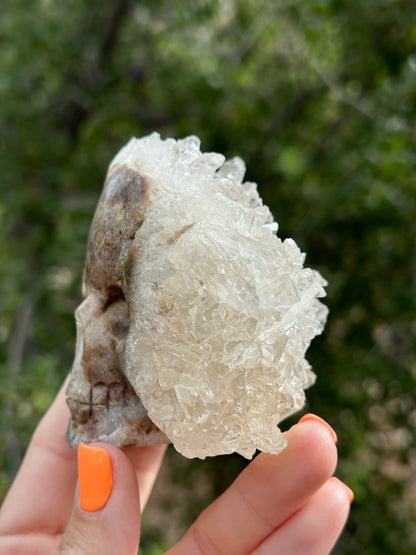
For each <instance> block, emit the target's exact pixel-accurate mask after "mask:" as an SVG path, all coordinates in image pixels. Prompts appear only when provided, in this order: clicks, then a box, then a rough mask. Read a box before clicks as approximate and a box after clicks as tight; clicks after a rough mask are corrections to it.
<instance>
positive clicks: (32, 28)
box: [0, 0, 416, 555]
mask: <svg viewBox="0 0 416 555" xmlns="http://www.w3.org/2000/svg"><path fill="white" fill-rule="evenodd" d="M0 68H1V73H0V129H1V134H0V175H1V195H0V249H1V264H0V303H1V313H0V357H1V360H0V362H1V369H0V372H1V374H0V376H1V385H0V399H1V415H0V426H1V427H0V445H1V446H2V447H1V452H0V458H1V473H0V489H1V492H2V494H3V495H4V494H5V492H6V490H7V487H8V485H9V484H10V481H11V479H12V477H13V475H14V473H15V472H16V470H17V468H18V466H19V464H20V462H21V458H22V455H23V453H24V450H25V447H26V445H27V443H28V441H29V439H30V436H31V433H32V432H33V429H34V427H35V425H36V423H37V421H38V420H39V418H40V417H41V415H42V413H43V412H44V411H45V409H46V408H47V406H48V405H49V404H50V402H51V400H52V399H53V397H54V395H55V393H56V391H57V389H58V387H59V384H60V383H61V381H62V379H63V377H64V376H65V374H66V373H67V372H68V370H69V369H70V367H71V362H72V355H73V346H74V324H73V315H72V314H73V311H74V309H75V307H76V306H77V304H78V302H79V300H80V283H81V273H82V267H83V258H84V250H85V245H86V239H87V234H88V228H89V224H90V221H91V218H92V214H93V211H94V207H95V204H96V201H97V199H98V195H99V193H100V189H101V186H102V182H103V178H104V175H105V171H106V167H107V165H108V163H109V162H110V160H111V158H112V156H113V155H114V154H115V152H116V151H117V150H118V149H119V148H120V147H121V146H122V145H123V144H124V143H125V142H126V141H127V139H128V138H129V137H130V136H132V135H135V136H141V135H144V134H147V133H149V132H151V131H153V130H155V129H156V130H158V131H160V133H161V134H162V136H164V137H166V136H175V137H181V136H185V135H187V134H197V135H199V136H200V137H201V139H202V148H203V149H204V150H208V151H209V150H215V151H219V152H223V153H224V154H225V155H227V156H232V155H235V154H239V155H240V156H242V157H243V158H244V159H245V161H246V163H247V168H248V170H247V179H249V180H253V181H256V182H258V183H259V188H260V192H261V194H262V196H263V198H264V200H265V202H266V203H267V204H269V205H270V207H271V209H272V212H273V213H274V214H275V217H276V219H277V220H278V221H279V224H280V231H279V235H280V236H281V237H289V236H290V237H294V238H295V240H296V241H297V243H298V244H299V246H300V247H301V249H302V250H304V251H306V252H307V253H308V257H307V263H308V264H310V265H311V266H312V267H315V268H318V269H319V270H320V271H321V272H322V274H323V275H324V276H325V277H326V278H327V280H328V282H329V286H328V289H327V291H328V297H327V303H328V305H329V307H330V311H331V312H330V318H329V321H328V324H327V327H326V330H325V332H324V334H323V336H321V337H320V338H319V339H317V340H315V341H314V344H313V346H312V347H311V348H310V350H309V356H308V358H309V360H310V362H311V363H312V365H313V366H314V368H315V371H316V373H317V375H318V379H317V383H316V385H315V386H314V387H313V388H312V389H311V390H310V391H309V392H308V407H307V408H308V409H310V410H313V411H314V412H317V413H319V414H320V415H321V416H323V417H325V418H327V419H328V420H329V422H331V424H333V426H334V427H335V428H336V430H337V432H338V434H339V438H340V441H339V448H340V462H339V469H338V473H339V475H340V476H341V477H342V478H343V479H345V480H346V481H347V483H348V484H349V485H350V486H351V487H352V488H353V489H354V491H355V493H356V501H355V503H354V505H353V509H352V514H351V517H350V520H349V523H348V525H347V528H346V530H345V532H344V534H343V536H342V538H341V540H340V542H339V544H338V545H337V548H336V550H335V552H336V553H338V554H342V555H344V554H355V555H356V554H361V553H363V554H364V553H365V554H367V555H380V554H384V553H386V554H390V553H395V554H396V555H401V554H403V555H404V554H406V555H407V554H408V553H410V552H414V550H415V548H416V531H415V526H414V522H415V519H416V444H415V428H416V401H415V389H416V388H415V380H416V350H415V344H416V342H415V340H416V310H415V309H416V295H415V293H416V291H415V289H416V239H415V238H416V233H415V231H416V229H415V228H416V187H415V166H416V149H415V134H416V127H415V121H416V117H415V116H416V10H415V8H414V4H413V3H412V2H411V0H367V1H366V2H362V1H361V0H348V1H347V0H290V1H286V0H281V1H280V0H262V1H259V0H242V1H238V0H222V1H220V0H216V1H215V0H213V1H208V0H181V1H178V2H169V1H167V0H165V1H160V2H153V1H151V0H147V1H142V2H139V1H133V0H115V1H114V0H112V1H108V0H103V1H101V2H99V3H97V2H87V1H85V0H67V1H66V2H63V1H60V0H56V1H51V0H32V2H27V1H25V0H4V1H3V2H2V3H1V4H0ZM293 421H295V419H293ZM290 423H292V420H291V421H289V422H288V425H289V424H290ZM175 460H177V459H175V455H174V454H173V453H170V455H169V458H168V461H169V463H170V464H171V467H172V469H173V470H172V476H171V479H172V480H176V482H177V483H180V484H182V487H183V488H185V489H186V488H188V489H189V488H191V486H190V484H189V481H187V479H189V476H193V475H194V473H195V472H196V473H197V476H199V477H202V476H204V477H205V478H204V479H208V481H209V484H210V487H209V488H208V490H207V491H209V493H207V495H206V498H204V497H203V499H202V501H201V499H199V501H198V503H201V504H204V503H205V502H208V500H209V499H210V498H211V497H212V496H215V495H217V494H218V493H219V492H220V491H222V489H224V488H225V487H226V486H227V484H228V483H229V482H230V481H231V480H232V478H233V476H235V474H236V472H237V471H238V470H239V469H240V468H241V467H242V466H243V461H241V459H239V458H238V457H234V456H231V457H220V458H215V459H211V460H207V461H204V462H201V461H190V462H187V464H188V466H187V467H186V468H187V470H186V471H181V472H176V471H175ZM181 464H182V463H181ZM179 468H181V469H183V468H185V467H184V466H183V465H182V466H181V465H179ZM175 472H176V475H175ZM199 479H200V478H197V480H199ZM199 508H200V507H199V506H198V507H197V509H198V510H199ZM195 513H196V509H195V507H194V506H191V504H189V505H187V507H186V510H185V511H184V513H183V515H182V516H181V518H183V519H185V520H186V519H190V518H192V517H194V516H195ZM185 524H186V523H185ZM185 524H184V525H185ZM153 534H154V536H148V537H147V539H146V534H145V536H144V545H145V549H146V550H147V551H145V552H146V553H159V552H160V551H161V549H162V548H159V547H157V546H158V545H162V544H163V542H164V541H165V539H164V537H163V534H162V530H161V529H159V531H158V532H157V533H156V532H153ZM158 534H159V536H158ZM151 538H153V539H151ZM152 541H153V544H152ZM152 545H153V547H152Z"/></svg>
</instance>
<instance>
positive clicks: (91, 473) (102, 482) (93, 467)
mask: <svg viewBox="0 0 416 555" xmlns="http://www.w3.org/2000/svg"><path fill="white" fill-rule="evenodd" d="M78 480H79V498H80V505H81V508H82V509H84V511H89V512H91V511H98V510H99V509H102V508H103V507H104V505H105V504H106V503H107V501H108V499H109V497H110V495H111V491H112V489H113V471H112V468H111V458H110V455H109V454H108V452H107V451H106V450H105V449H103V448H101V447H93V446H91V445H87V444H85V443H80V444H79V446H78Z"/></svg>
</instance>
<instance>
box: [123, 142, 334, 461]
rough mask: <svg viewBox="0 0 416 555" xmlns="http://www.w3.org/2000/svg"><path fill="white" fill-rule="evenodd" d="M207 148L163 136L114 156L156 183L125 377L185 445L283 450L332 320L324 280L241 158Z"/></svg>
mask: <svg viewBox="0 0 416 555" xmlns="http://www.w3.org/2000/svg"><path fill="white" fill-rule="evenodd" d="M199 147H200V141H199V139H198V138H197V137H195V136H190V137H187V138H185V139H183V140H179V141H175V140H173V139H167V140H161V138H160V136H159V135H158V134H157V133H153V134H151V135H149V136H147V137H144V138H142V139H131V141H130V142H129V143H128V144H127V145H126V146H125V147H124V148H123V149H122V150H121V151H120V152H119V153H118V154H117V156H116V157H115V159H114V160H113V165H115V164H120V165H125V166H128V167H129V168H132V169H134V170H135V171H137V172H139V173H140V174H141V175H142V176H144V177H145V179H146V180H147V181H148V183H149V184H150V188H149V190H150V196H149V199H148V202H149V204H148V207H147V209H146V215H145V219H144V223H143V225H142V226H141V227H140V229H139V230H138V231H137V233H136V236H135V238H134V243H133V248H134V249H135V252H136V259H137V261H139V262H138V264H137V267H136V268H135V271H134V275H133V279H132V283H131V291H130V295H131V298H130V311H131V314H130V317H131V322H132V323H131V326H130V331H129V335H128V338H127V346H126V369H125V371H126V375H127V377H128V379H129V381H130V383H131V384H132V386H133V387H134V389H135V391H136V393H137V394H138V396H139V397H140V399H141V401H142V402H143V404H144V406H145V408H146V409H147V411H148V414H149V417H150V418H151V420H153V422H154V423H155V424H156V425H157V426H158V427H159V428H160V429H161V430H162V431H163V432H164V433H165V434H166V435H167V436H168V437H169V439H170V440H171V441H172V442H173V444H174V446H175V448H176V449H177V450H178V451H180V452H181V453H183V455H185V456H187V457H200V458H204V457H206V456H209V455H218V454H224V453H231V452H234V451H235V452H238V453H240V454H241V455H243V456H245V457H251V456H252V455H253V453H254V452H255V450H256V449H260V450H261V451H266V452H268V453H278V452H280V451H281V450H282V449H283V448H284V447H285V445H286V440H285V439H284V437H283V435H282V433H281V432H280V430H279V428H278V423H279V422H280V421H281V420H282V419H284V418H286V417H287V416H289V415H290V414H292V413H294V412H295V411H297V410H299V409H300V408H302V406H303V404H304V400H305V397H304V389H305V388H306V387H308V386H309V385H311V384H312V383H313V381H314V377H315V376H314V374H313V373H312V372H311V370H310V367H309V365H308V363H307V362H306V360H305V358H304V355H305V351H306V349H307V347H308V345H309V343H310V341H311V339H312V338H313V337H314V336H315V335H316V334H318V333H320V332H321V331H322V329H323V326H324V323H325V320H326V316H327V309H326V307H325V306H324V305H323V304H321V302H319V301H318V298H319V297H323V296H324V295H325V292H324V289H323V287H324V286H325V285H326V282H325V280H324V279H323V278H322V277H321V275H320V274H319V273H318V272H316V271H313V270H311V269H309V268H303V262H304V254H302V253H301V252H300V250H299V248H298V247H297V245H296V244H295V242H294V241H293V240H292V239H286V240H285V241H281V239H280V238H278V237H277V235H276V231H277V223H275V222H274V221H273V217H272V215H271V213H270V211H269V209H268V208H267V207H266V206H264V205H263V204H262V200H261V199H260V197H259V195H258V192H257V186H256V184H255V183H249V182H245V183H244V182H243V177H244V173H245V165H244V162H243V160H241V159H240V158H233V159H231V160H228V161H225V158H224V157H223V156H222V155H221V154H216V153H206V154H202V153H201V151H200V149H199Z"/></svg>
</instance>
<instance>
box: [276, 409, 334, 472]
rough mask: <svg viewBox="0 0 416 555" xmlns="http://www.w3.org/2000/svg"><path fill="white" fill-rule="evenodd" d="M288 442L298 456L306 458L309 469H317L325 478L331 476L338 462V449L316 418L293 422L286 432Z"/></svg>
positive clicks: (326, 428)
mask: <svg viewBox="0 0 416 555" xmlns="http://www.w3.org/2000/svg"><path fill="white" fill-rule="evenodd" d="M286 437H287V439H288V442H289V444H292V448H293V449H294V450H296V452H297V453H298V456H302V457H304V458H306V459H307V460H308V465H306V468H309V469H310V470H311V471H314V472H316V469H319V471H320V473H321V475H322V476H324V477H325V480H326V479H327V478H328V477H329V476H331V475H332V474H333V473H334V471H335V468H336V466H337V462H338V451H337V448H336V445H335V443H334V439H333V435H332V433H331V432H330V431H329V430H328V427H327V426H325V425H323V424H322V422H320V421H319V420H316V419H307V420H303V421H302V422H298V423H297V424H295V425H294V426H293V427H292V428H291V429H290V430H289V431H288V433H287V436H286Z"/></svg>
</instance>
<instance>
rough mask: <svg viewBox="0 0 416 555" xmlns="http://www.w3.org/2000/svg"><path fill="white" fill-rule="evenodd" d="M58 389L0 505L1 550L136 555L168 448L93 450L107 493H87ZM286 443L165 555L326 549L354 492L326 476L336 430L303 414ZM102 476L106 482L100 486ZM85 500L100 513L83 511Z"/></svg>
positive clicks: (261, 459) (257, 463) (83, 466)
mask: <svg viewBox="0 0 416 555" xmlns="http://www.w3.org/2000/svg"><path fill="white" fill-rule="evenodd" d="M65 388H66V384H64V386H63V387H62V389H61V391H60V392H59V394H58V396H57V398H56V399H55V401H54V403H53V404H52V406H51V408H50V409H49V411H48V412H47V413H46V414H45V416H44V418H43V419H42V421H41V423H40V424H39V426H38V428H37V429H36V431H35V433H34V435H33V438H32V441H31V443H30V446H29V448H28V451H27V453H26V456H25V459H24V461H23V463H22V466H21V468H20V471H19V473H18V475H17V477H16V480H15V482H14V484H13V485H12V487H11V489H10V492H9V494H8V496H7V498H6V500H5V502H4V504H3V507H2V510H1V512H0V553H1V554H3V553H5V554H6V553H7V554H10V555H12V554H19V555H20V554H26V553H30V554H31V555H37V554H45V553H50V552H53V553H76V554H86V555H89V554H98V553H99V554H103V555H105V554H107V553H108V554H117V555H130V554H135V553H137V549H138V545H139V537H140V512H141V510H143V508H144V505H145V503H146V501H147V498H148V496H149V494H150V491H151V488H152V486H153V483H154V480H155V478H156V475H157V472H158V469H159V466H160V462H161V460H162V457H163V453H164V450H165V446H161V445H156V446H151V447H129V448H126V449H123V450H120V449H117V448H116V447H114V446H112V445H108V444H99V443H97V444H93V445H94V446H96V447H99V449H98V451H96V452H97V453H98V455H99V458H100V457H102V464H103V466H104V469H102V471H98V472H95V474H93V478H95V481H96V484H95V485H98V488H99V489H100V486H103V485H104V490H103V489H102V488H101V493H100V494H99V495H98V497H97V495H96V494H94V492H92V497H91V495H89V494H88V491H86V490H85V486H84V485H83V478H85V471H86V470H88V468H87V467H88V465H89V463H88V460H87V459H89V455H90V454H91V450H90V449H89V448H88V447H87V448H86V449H85V451H84V454H83V453H82V452H81V455H80V470H79V472H80V481H81V488H80V485H79V481H78V471H77V456H76V452H75V450H73V449H71V448H70V447H69V446H68V445H67V444H66V441H65V432H66V428H67V424H68V420H69V410H68V408H67V406H66V403H65ZM287 439H288V446H287V448H286V449H285V450H284V451H283V452H282V453H281V454H279V455H268V454H265V453H261V454H260V455H259V456H258V457H257V458H256V459H255V460H254V461H252V462H251V463H250V464H249V465H248V466H247V468H246V469H245V470H244V471H243V472H242V473H241V474H240V475H239V476H238V478H237V479H236V480H235V482H234V483H233V484H232V485H231V486H230V487H229V488H228V490H227V491H226V492H225V493H224V494H223V495H221V496H220V497H219V498H218V499H217V500H216V501H214V502H213V503H212V504H211V505H210V506H209V507H208V508H207V509H206V510H205V511H204V512H203V513H202V514H201V515H200V517H199V518H198V519H197V520H196V522H195V523H194V524H193V525H192V526H191V527H190V529H189V530H188V531H187V533H186V534H185V535H184V537H183V538H182V539H181V540H180V541H179V542H178V543H177V544H176V545H175V546H173V547H172V548H171V549H170V550H169V555H188V554H189V555H191V554H192V555H199V554H211V553H212V554H215V555H217V554H222V553H224V554H227V555H233V554H236V555H237V554H247V553H256V554H259V555H260V554H261V555H268V554H274V553H277V552H279V553H284V554H285V555H291V554H293V555H295V554H296V555H302V554H305V555H306V554H307V555H314V554H316V555H324V554H326V553H328V552H329V551H330V549H331V548H332V546H333V544H334V543H335V541H336V539H337V537H338V535H339V534H340V532H341V530H342V527H343V525H344V523H345V521H346V518H347V515H348V511H349V502H350V500H351V496H352V492H351V491H350V490H349V489H348V488H347V487H346V486H345V485H344V484H342V482H340V481H339V480H338V479H336V478H331V476H332V473H333V471H334V468H335V465H336V458H337V453H336V447H335V442H334V437H333V433H331V432H330V430H329V428H328V425H327V424H322V423H320V422H319V421H318V420H316V419H315V418H313V419H310V418H308V419H306V420H304V421H301V422H300V423H299V424H297V425H295V426H293V428H291V429H290V430H289V432H287ZM92 451H94V450H92ZM85 453H86V457H85ZM93 455H94V453H93ZM93 458H94V457H93ZM98 466H100V464H99V463H98ZM100 477H101V478H104V480H103V481H104V484H103V483H101V484H99V483H98V481H99V478H100ZM105 484H107V487H108V489H107V491H105ZM80 489H81V491H80ZM87 489H88V486H87ZM90 494H91V492H90ZM91 499H92V501H93V502H94V501H95V502H96V503H98V508H97V506H95V507H94V506H92V507H91V506H88V505H87V502H88V500H90V501H91ZM82 507H84V508H82ZM91 509H96V510H91Z"/></svg>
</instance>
